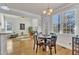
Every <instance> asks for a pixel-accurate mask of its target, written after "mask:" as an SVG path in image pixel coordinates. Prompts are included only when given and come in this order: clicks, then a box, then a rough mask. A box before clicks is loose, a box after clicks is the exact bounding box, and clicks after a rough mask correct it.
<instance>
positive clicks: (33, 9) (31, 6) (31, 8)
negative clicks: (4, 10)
mask: <svg viewBox="0 0 79 59" xmlns="http://www.w3.org/2000/svg"><path fill="white" fill-rule="evenodd" d="M67 4H68V3H49V4H48V3H7V4H3V3H2V4H1V3H0V5H7V6H8V7H9V8H13V9H16V10H21V11H25V12H30V13H34V14H38V15H41V14H42V11H43V10H45V9H46V8H47V7H48V5H49V7H50V8H53V9H54V8H60V7H63V6H64V5H67Z"/></svg>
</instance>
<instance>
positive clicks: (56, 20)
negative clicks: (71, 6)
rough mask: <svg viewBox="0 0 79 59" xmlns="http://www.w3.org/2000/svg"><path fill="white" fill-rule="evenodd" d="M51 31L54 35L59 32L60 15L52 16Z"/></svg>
mask: <svg viewBox="0 0 79 59" xmlns="http://www.w3.org/2000/svg"><path fill="white" fill-rule="evenodd" d="M53 31H54V32H55V33H59V32H60V14H55V15H53Z"/></svg>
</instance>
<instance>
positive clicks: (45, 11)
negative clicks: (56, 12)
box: [43, 6, 53, 16]
mask: <svg viewBox="0 0 79 59" xmlns="http://www.w3.org/2000/svg"><path fill="white" fill-rule="evenodd" d="M52 12H53V10H52V8H49V6H48V8H47V9H46V10H44V11H43V14H44V15H48V16H50V15H51V14H52Z"/></svg>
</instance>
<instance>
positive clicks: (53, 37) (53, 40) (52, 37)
mask: <svg viewBox="0 0 79 59" xmlns="http://www.w3.org/2000/svg"><path fill="white" fill-rule="evenodd" d="M56 41H57V36H51V43H52V44H53V45H55V44H56Z"/></svg>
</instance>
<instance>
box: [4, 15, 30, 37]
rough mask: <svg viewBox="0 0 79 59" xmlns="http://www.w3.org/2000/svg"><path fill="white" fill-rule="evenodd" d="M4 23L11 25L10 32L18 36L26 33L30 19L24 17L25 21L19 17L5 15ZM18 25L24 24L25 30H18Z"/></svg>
mask: <svg viewBox="0 0 79 59" xmlns="http://www.w3.org/2000/svg"><path fill="white" fill-rule="evenodd" d="M5 21H7V22H9V23H11V24H12V31H13V32H15V33H18V34H19V35H20V34H21V32H23V33H24V34H27V33H28V27H29V26H30V25H31V18H28V17H26V18H25V19H22V18H21V17H19V16H12V15H9V16H7V15H5ZM20 23H23V24H25V30H20Z"/></svg>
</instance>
